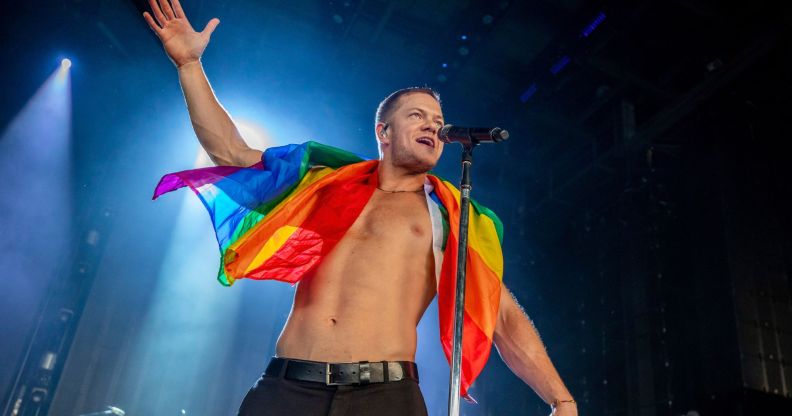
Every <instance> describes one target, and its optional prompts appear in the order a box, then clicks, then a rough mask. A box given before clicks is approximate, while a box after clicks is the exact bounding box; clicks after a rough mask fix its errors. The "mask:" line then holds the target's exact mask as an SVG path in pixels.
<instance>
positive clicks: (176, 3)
mask: <svg viewBox="0 0 792 416" xmlns="http://www.w3.org/2000/svg"><path fill="white" fill-rule="evenodd" d="M171 3H172V5H173V12H174V13H175V14H176V17H185V18H186V16H185V15H184V10H182V7H181V3H179V0H171Z"/></svg>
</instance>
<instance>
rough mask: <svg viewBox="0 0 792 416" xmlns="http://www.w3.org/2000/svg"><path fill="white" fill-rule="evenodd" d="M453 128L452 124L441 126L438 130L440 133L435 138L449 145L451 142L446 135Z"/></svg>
mask: <svg viewBox="0 0 792 416" xmlns="http://www.w3.org/2000/svg"><path fill="white" fill-rule="evenodd" d="M453 128H454V125H453V124H446V125H445V126H443V127H442V128H441V129H440V132H439V133H437V137H439V138H440V140H442V141H443V142H445V143H451V142H450V141H449V140H448V133H449V132H450V131H451V129H453Z"/></svg>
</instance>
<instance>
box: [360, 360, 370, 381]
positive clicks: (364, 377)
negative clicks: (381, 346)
mask: <svg viewBox="0 0 792 416" xmlns="http://www.w3.org/2000/svg"><path fill="white" fill-rule="evenodd" d="M358 375H359V376H360V384H369V383H370V382H371V368H370V367H369V362H368V361H361V362H360V374H358Z"/></svg>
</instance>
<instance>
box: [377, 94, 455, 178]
mask: <svg viewBox="0 0 792 416" xmlns="http://www.w3.org/2000/svg"><path fill="white" fill-rule="evenodd" d="M385 121H386V122H387V123H388V128H387V129H385V135H384V136H382V135H381V136H380V142H381V143H383V144H384V146H383V160H384V161H389V162H390V163H391V164H392V165H393V166H396V167H400V168H404V169H406V170H407V171H409V172H411V173H425V172H428V171H429V170H431V169H432V168H434V167H435V165H436V164H437V161H438V160H439V159H440V155H441V154H442V153H443V142H441V141H440V139H439V138H438V136H437V134H438V133H439V132H440V128H441V127H443V123H444V122H443V111H442V109H441V108H440V103H438V102H437V100H435V99H434V97H432V96H431V95H429V94H425V93H421V92H414V93H408V94H405V95H402V96H401V97H399V101H398V102H397V103H396V110H395V111H394V112H393V113H392V114H391V115H390V117H388V120H385ZM378 130H379V128H378Z"/></svg>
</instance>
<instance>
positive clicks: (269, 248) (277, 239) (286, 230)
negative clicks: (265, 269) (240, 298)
mask: <svg viewBox="0 0 792 416" xmlns="http://www.w3.org/2000/svg"><path fill="white" fill-rule="evenodd" d="M295 231H297V227H295V226H292V225H284V226H283V227H280V228H278V229H277V230H275V232H274V233H272V236H271V237H270V238H269V240H267V242H266V243H264V246H263V247H261V250H259V252H258V253H256V257H254V258H253V260H252V261H251V262H250V264H249V265H248V267H247V270H245V274H247V273H249V272H250V271H252V270H254V269H256V268H257V267H259V266H261V265H262V264H264V262H265V261H267V260H269V258H270V257H272V255H273V254H275V252H276V251H278V249H280V248H281V247H283V243H285V242H286V240H288V239H289V238H290V237H291V236H292V234H294V232H295Z"/></svg>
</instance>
